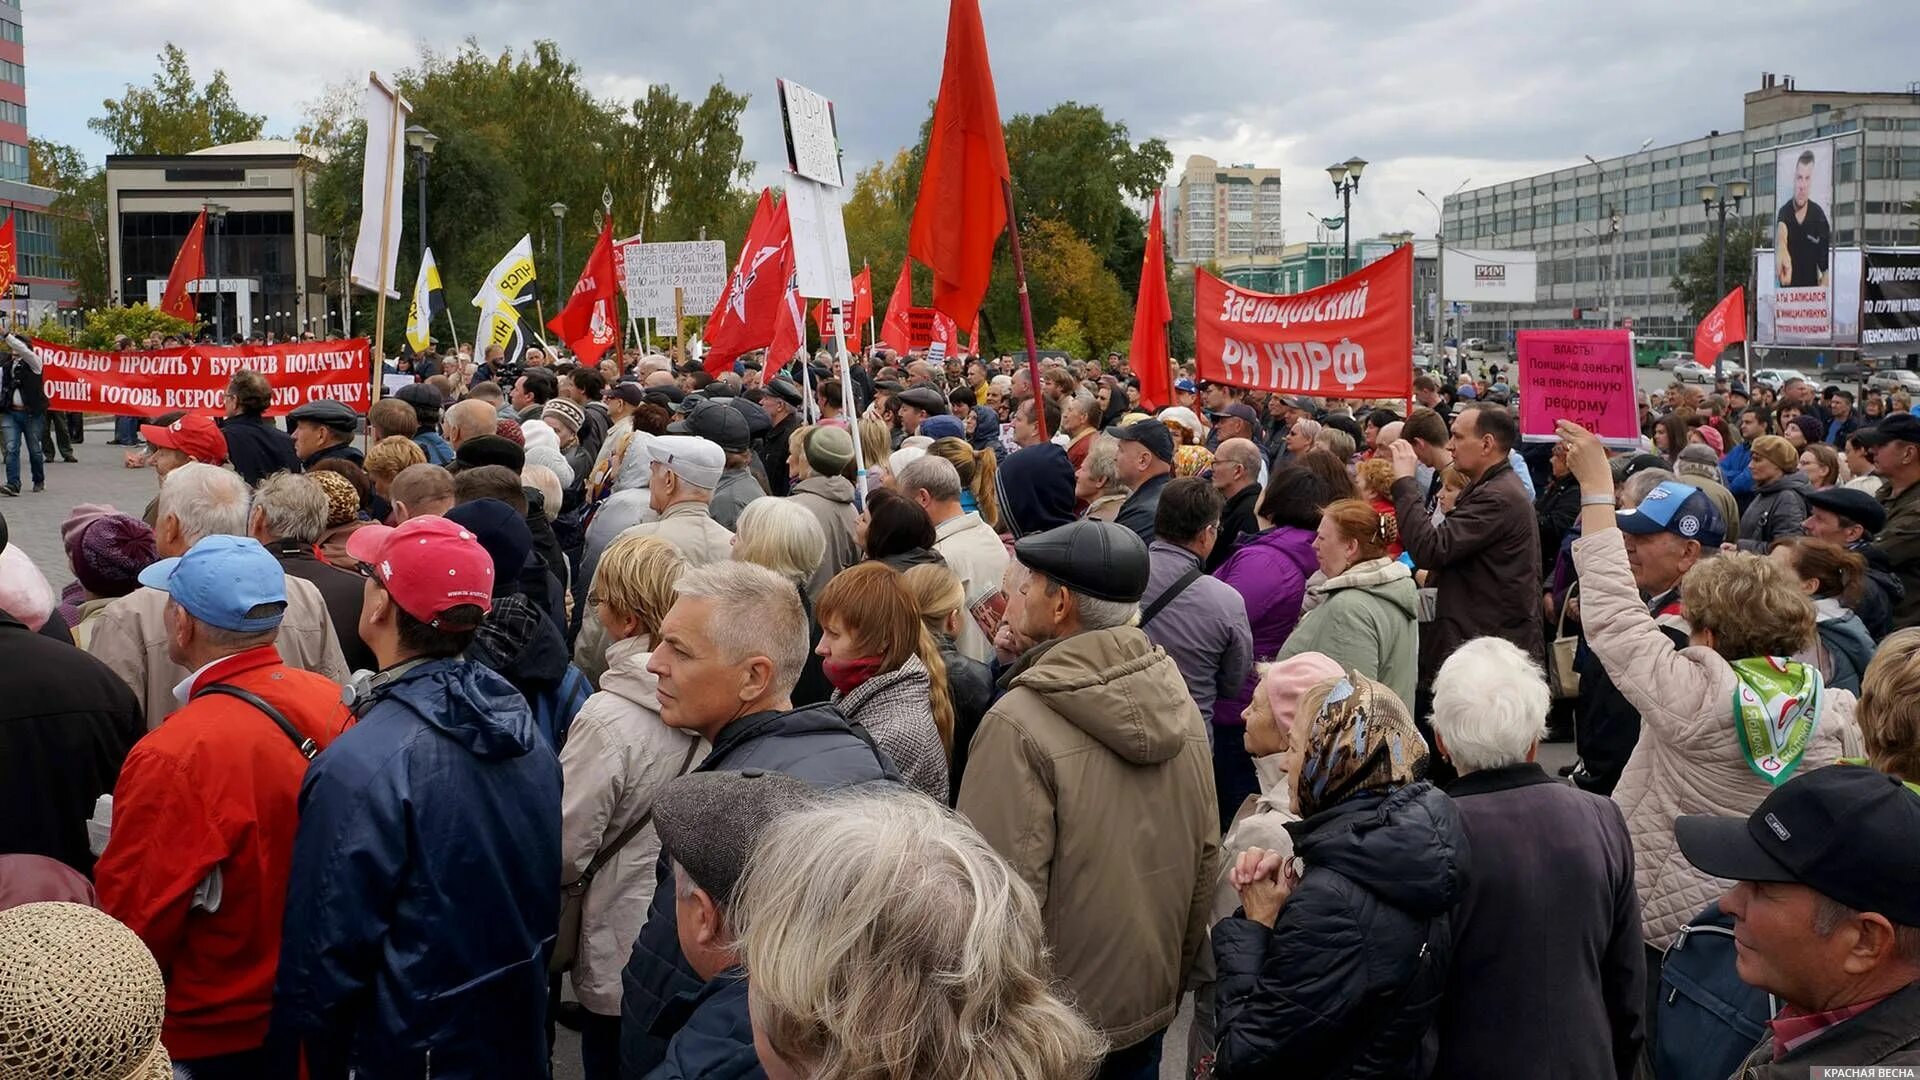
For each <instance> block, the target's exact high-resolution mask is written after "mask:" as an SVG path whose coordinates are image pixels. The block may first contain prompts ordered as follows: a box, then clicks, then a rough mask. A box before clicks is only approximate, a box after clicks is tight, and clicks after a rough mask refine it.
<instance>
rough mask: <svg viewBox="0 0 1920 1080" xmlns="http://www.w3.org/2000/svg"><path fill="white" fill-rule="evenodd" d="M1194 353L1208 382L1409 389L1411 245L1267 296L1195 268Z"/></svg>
mask: <svg viewBox="0 0 1920 1080" xmlns="http://www.w3.org/2000/svg"><path fill="white" fill-rule="evenodd" d="M1193 292H1194V338H1195V341H1196V348H1195V354H1194V355H1195V359H1196V361H1197V362H1198V365H1199V370H1200V377H1201V378H1202V379H1205V380H1206V381H1208V382H1221V383H1226V384H1227V385H1229V386H1245V387H1249V388H1251V389H1254V390H1270V391H1277V392H1279V393H1283V394H1304V395H1306V396H1308V397H1339V398H1406V397H1410V396H1412V394H1413V248H1412V247H1411V246H1410V245H1406V246H1402V247H1400V248H1399V249H1397V250H1395V251H1394V252H1393V254H1391V255H1388V256H1387V257H1385V258H1383V259H1380V260H1379V261H1377V262H1375V263H1373V264H1372V265H1370V266H1366V267H1363V268H1361V269H1360V270H1358V271H1355V272H1354V273H1352V274H1349V275H1347V276H1346V277H1343V278H1341V279H1340V280H1338V281H1335V282H1332V283H1331V284H1327V285H1323V286H1321V287H1320V288H1318V289H1310V290H1308V291H1307V292H1303V293H1296V294H1294V295H1292V296H1274V295H1271V294H1269V293H1258V292H1252V291H1249V290H1247V289H1242V288H1238V287H1237V286H1233V285H1229V284H1227V283H1226V282H1224V281H1222V280H1220V279H1219V278H1217V277H1214V276H1213V275H1212V274H1209V273H1207V272H1206V271H1205V270H1199V271H1196V272H1195V275H1194V290H1193Z"/></svg>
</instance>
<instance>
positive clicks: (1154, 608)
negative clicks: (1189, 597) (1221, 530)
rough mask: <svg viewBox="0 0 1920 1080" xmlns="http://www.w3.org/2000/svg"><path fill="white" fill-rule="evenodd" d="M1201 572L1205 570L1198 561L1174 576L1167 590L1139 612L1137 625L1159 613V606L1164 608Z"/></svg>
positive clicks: (1150, 620)
mask: <svg viewBox="0 0 1920 1080" xmlns="http://www.w3.org/2000/svg"><path fill="white" fill-rule="evenodd" d="M1203 573H1205V571H1204V570H1202V569H1201V566H1200V564H1199V563H1194V564H1193V565H1192V566H1190V567H1188V568H1187V572H1186V573H1184V574H1181V575H1180V576H1179V577H1177V578H1175V579H1174V582H1173V584H1171V585H1169V586H1167V591H1166V592H1163V593H1161V594H1160V595H1159V596H1156V597H1154V598H1153V603H1151V604H1148V605H1147V607H1146V610H1144V611H1142V612H1141V613H1140V623H1139V625H1140V626H1142V627H1144V626H1146V625H1147V624H1148V623H1150V622H1152V621H1153V617H1154V616H1155V615H1158V614H1160V609H1161V608H1164V607H1166V606H1167V605H1168V604H1171V603H1173V599H1174V597H1176V596H1179V595H1180V594H1181V593H1183V592H1186V591H1187V586H1189V585H1191V584H1193V583H1194V582H1196V581H1199V580H1200V575H1201V574H1203Z"/></svg>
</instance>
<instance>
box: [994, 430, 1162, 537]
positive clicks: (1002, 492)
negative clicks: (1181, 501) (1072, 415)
mask: <svg viewBox="0 0 1920 1080" xmlns="http://www.w3.org/2000/svg"><path fill="white" fill-rule="evenodd" d="M1163 430H1164V429H1163ZM994 491H995V493H996V494H997V495H998V496H999V500H1000V518H1001V521H1000V524H1001V526H1002V527H1003V528H1004V529H1006V531H1007V533H1008V534H1009V535H1010V536H1012V537H1013V538H1014V539H1016V540H1018V539H1019V538H1021V537H1022V536H1027V535H1030V534H1032V533H1038V532H1046V531H1047V530H1049V529H1055V528H1059V527H1060V526H1062V525H1065V524H1067V523H1068V522H1070V521H1072V520H1073V463H1072V462H1069V461H1068V460H1067V452H1066V451H1065V450H1062V449H1060V448H1059V447H1058V446H1055V445H1054V444H1053V443H1050V442H1044V443H1036V444H1034V445H1033V446H1028V447H1025V448H1023V449H1020V450H1016V451H1014V452H1013V453H1011V454H1008V455H1007V456H1006V459H1005V460H1003V461H1001V462H1000V469H999V472H998V473H996V474H995V476H994Z"/></svg>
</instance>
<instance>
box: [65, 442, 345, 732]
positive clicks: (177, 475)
mask: <svg viewBox="0 0 1920 1080" xmlns="http://www.w3.org/2000/svg"><path fill="white" fill-rule="evenodd" d="M248 498H249V492H248V491H247V485H246V482H245V481H243V480H241V479H240V477H238V476H237V475H235V474H233V473H231V472H228V471H227V470H225V469H216V468H214V467H213V466H211V465H202V464H199V463H197V462H196V463H193V464H189V465H182V466H180V467H179V468H178V469H175V470H174V471H173V472H172V473H170V474H168V476H167V480H166V483H164V484H162V485H161V486H160V505H159V509H158V515H159V516H158V518H157V520H158V522H159V524H158V525H156V526H155V528H154V531H153V537H154V548H155V549H156V550H157V551H158V552H159V554H160V557H161V558H163V559H168V558H174V557H176V556H179V555H184V554H186V553H187V551H188V549H190V548H192V547H193V546H194V545H195V544H197V543H199V542H200V541H201V540H204V539H205V538H207V537H209V536H220V535H225V536H245V535H246V534H247V509H248V505H247V504H248ZM166 610H167V594H166V593H164V592H161V591H160V590H158V589H135V590H134V591H133V592H131V593H128V594H127V595H126V596H123V597H121V598H120V599H118V600H115V601H114V602H113V603H111V604H108V605H107V606H106V608H105V610H103V611H101V613H100V615H99V618H98V619H97V621H96V622H95V624H94V628H93V636H92V638H91V639H89V640H88V642H87V651H89V652H91V653H93V655H94V656H95V657H96V658H98V659H99V660H100V661H101V662H102V663H104V664H106V665H107V666H108V667H110V668H112V669H113V671H114V673H115V674H117V675H119V676H120V677H121V678H123V679H125V680H126V681H127V685H128V686H130V687H132V688H133V693H134V696H135V697H137V698H139V699H140V708H141V710H142V711H143V712H145V713H146V717H147V727H148V728H156V727H159V726H160V722H161V721H162V720H165V719H166V718H167V715H168V714H169V713H171V712H173V710H174V706H175V702H174V698H173V688H174V687H175V686H176V685H178V684H179V682H180V680H181V679H183V678H185V677H186V676H187V669H186V668H183V667H181V666H180V665H179V664H178V663H176V662H174V661H173V660H172V659H171V658H170V657H169V656H168V655H167V651H166V642H167V641H168V631H167V626H166ZM274 644H275V646H276V647H277V648H278V649H279V650H280V656H281V658H282V659H284V660H285V661H286V662H287V664H288V665H289V666H291V667H296V668H299V669H301V670H303V671H311V672H314V673H315V674H318V675H323V676H325V677H326V678H329V679H332V680H333V681H334V682H337V683H344V682H346V681H347V675H348V671H347V662H346V659H345V658H344V657H343V656H342V655H341V653H340V641H339V638H338V637H337V636H336V635H335V634H334V631H333V621H332V619H331V617H330V616H329V615H328V614H327V604H326V601H325V600H324V599H323V598H322V597H321V595H320V590H318V589H316V588H314V587H313V586H312V585H311V584H309V583H307V582H305V581H302V580H300V579H298V578H295V579H293V580H292V581H289V582H287V611H286V615H285V616H284V617H283V618H282V619H281V621H280V632H279V637H278V639H277V640H276V641H275V642H274Z"/></svg>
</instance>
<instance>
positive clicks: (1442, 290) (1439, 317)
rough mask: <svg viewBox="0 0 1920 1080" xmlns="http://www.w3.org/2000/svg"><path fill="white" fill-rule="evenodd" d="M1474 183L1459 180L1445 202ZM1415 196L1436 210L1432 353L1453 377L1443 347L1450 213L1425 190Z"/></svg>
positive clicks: (1415, 191)
mask: <svg viewBox="0 0 1920 1080" xmlns="http://www.w3.org/2000/svg"><path fill="white" fill-rule="evenodd" d="M1472 182H1473V177H1471V176H1469V177H1467V178H1466V179H1465V180H1462V181H1460V182H1459V183H1458V184H1455V185H1454V186H1453V190H1452V191H1450V192H1448V193H1447V194H1446V195H1445V196H1443V199H1451V198H1453V197H1454V196H1455V195H1458V194H1460V192H1461V191H1462V190H1464V189H1465V188H1466V186H1467V185H1468V184H1470V183H1472ZM1414 194H1416V195H1418V196H1420V197H1421V198H1423V199H1425V200H1427V205H1428V206H1431V207H1433V244H1434V256H1433V257H1434V264H1433V268H1434V269H1433V291H1434V294H1435V295H1434V302H1433V352H1434V355H1435V356H1436V357H1439V358H1440V367H1441V370H1443V371H1445V372H1446V373H1447V374H1449V375H1451V374H1452V373H1453V365H1452V364H1451V363H1449V362H1447V360H1446V359H1445V357H1446V352H1445V349H1446V346H1445V345H1444V344H1442V342H1443V340H1444V338H1445V335H1446V329H1447V214H1446V211H1444V210H1442V209H1441V208H1440V203H1437V202H1434V201H1433V196H1431V195H1429V194H1427V193H1426V191H1425V190H1423V189H1420V188H1415V189H1414Z"/></svg>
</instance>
